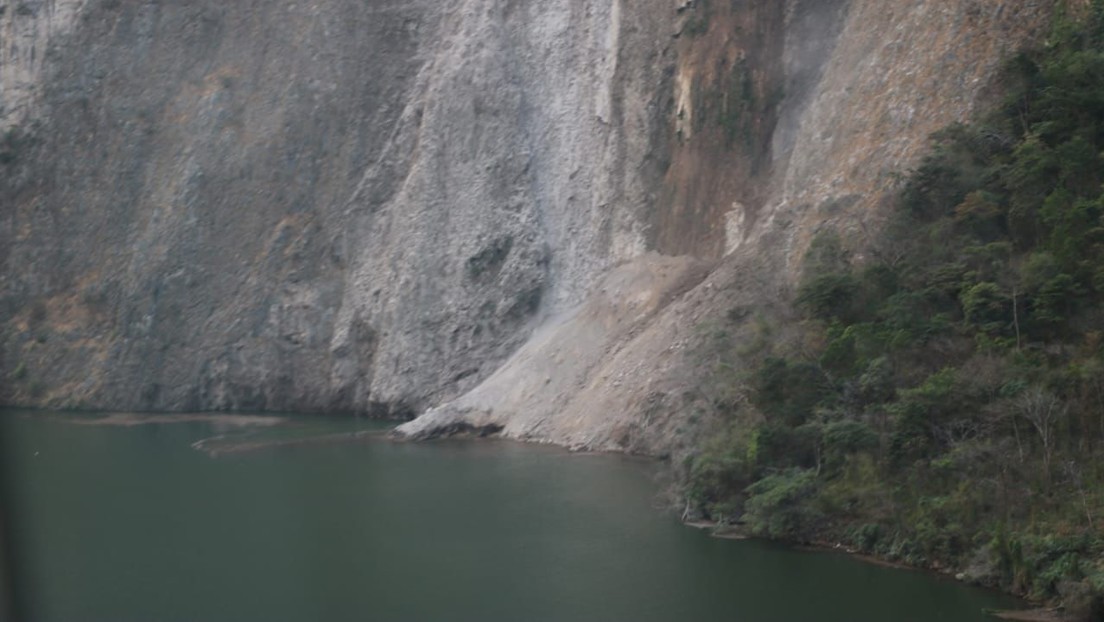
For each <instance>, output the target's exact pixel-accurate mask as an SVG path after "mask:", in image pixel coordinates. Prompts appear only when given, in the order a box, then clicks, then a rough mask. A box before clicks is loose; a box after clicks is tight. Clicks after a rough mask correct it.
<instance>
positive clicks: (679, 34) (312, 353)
mask: <svg viewBox="0 0 1104 622" xmlns="http://www.w3.org/2000/svg"><path fill="white" fill-rule="evenodd" d="M0 6H5V7H6V8H5V11H4V13H2V14H0V43H2V44H3V46H5V51H4V52H2V53H0V102H2V103H3V109H2V110H0V127H4V128H10V130H11V131H10V133H5V134H4V135H3V137H2V142H0V267H2V271H0V330H2V331H3V332H2V334H0V336H2V340H0V403H8V404H32V405H48V406H69V407H89V408H113V409H159V410H186V409H237V410H329V411H350V412H362V413H371V414H375V415H380V416H403V417H405V416H410V415H413V414H417V413H420V412H422V411H424V410H425V409H427V408H431V407H433V408H434V410H433V411H432V412H431V413H430V414H431V417H430V418H427V419H423V420H422V421H421V422H420V423H415V424H413V425H411V426H408V427H407V428H406V429H407V430H409V431H410V432H411V433H412V434H415V435H432V434H434V433H437V432H438V431H440V430H450V429H456V430H462V429H471V428H481V429H490V428H500V429H502V430H504V431H505V433H507V434H510V435H513V436H517V437H521V438H526V439H530V440H538V441H540V440H543V441H553V442H559V443H564V444H569V445H574V446H578V447H601V448H605V449H632V450H639V451H647V452H652V453H662V452H665V451H668V450H669V449H670V448H671V447H672V446H674V445H676V444H677V443H678V442H679V441H678V439H679V438H680V436H679V435H680V434H682V433H683V432H682V431H683V430H686V429H688V428H691V427H693V424H692V422H691V415H690V413H691V411H692V410H693V408H692V404H693V402H694V400H696V399H698V398H696V397H693V396H695V395H699V394H700V393H701V391H700V390H699V389H698V387H696V385H695V383H696V378H697V377H698V376H699V375H700V372H701V368H700V365H701V364H700V360H698V359H700V356H698V355H696V354H694V353H695V352H700V350H701V345H700V343H699V342H700V341H701V339H700V334H701V333H702V330H701V327H702V326H709V325H711V324H715V323H716V322H718V321H719V318H723V317H726V315H727V314H728V313H729V312H730V311H731V310H732V309H733V308H734V307H740V308H742V309H749V308H750V309H755V308H758V309H760V310H761V311H763V312H768V313H769V312H773V311H772V309H776V308H781V305H779V306H774V305H776V303H778V302H779V301H781V300H783V299H784V298H785V295H786V290H787V287H788V286H789V284H790V283H791V282H792V280H793V279H794V276H795V272H796V269H795V266H796V265H797V261H796V260H797V258H799V257H800V256H801V253H802V250H803V248H804V245H805V244H806V243H807V240H808V239H809V238H810V237H811V235H812V233H813V232H814V231H816V230H817V229H818V228H820V227H823V226H834V227H837V228H841V229H843V230H844V231H845V232H849V234H850V236H851V239H852V240H853V241H854V242H855V244H856V246H861V243H862V239H863V236H864V235H866V231H867V229H866V227H867V225H868V224H871V226H873V223H876V221H877V216H878V213H879V212H878V210H879V206H881V205H883V203H884V198H885V197H886V196H889V195H890V194H891V193H892V192H893V191H894V187H893V183H892V181H893V179H895V178H894V176H893V175H891V174H890V173H891V172H892V171H898V170H900V169H902V168H907V167H908V166H909V165H910V163H911V162H914V161H915V160H916V158H917V157H918V156H919V154H921V153H922V152H923V149H924V147H925V144H926V140H927V135H928V134H929V133H930V132H931V131H934V130H936V129H938V128H939V127H941V126H943V125H945V124H947V123H950V122H953V121H958V120H964V119H967V118H968V117H969V115H970V114H971V112H972V111H973V110H974V109H975V108H976V105H977V103H978V102H979V101H981V100H982V99H983V98H984V97H985V94H986V92H987V89H988V88H989V86H990V85H991V84H992V81H993V78H994V76H995V75H996V72H997V70H998V68H999V64H1000V59H1001V58H1003V57H1004V56H1005V55H1006V54H1007V53H1009V52H1010V51H1011V50H1014V49H1015V48H1016V47H1017V46H1019V45H1021V44H1023V43H1024V42H1027V41H1030V40H1033V39H1034V38H1037V37H1038V35H1039V33H1040V32H1042V31H1043V29H1044V26H1045V23H1046V19H1047V15H1048V13H1049V11H1050V9H1051V6H1050V3H1040V2H1037V1H1034V0H1014V1H1011V2H1009V1H1007V0H786V1H785V2H775V1H773V0H770V1H768V0H744V1H740V2H736V1H733V2H724V1H721V0H709V1H708V2H707V1H705V0H696V1H693V2H677V3H674V2H671V1H670V0H641V1H639V2H635V3H626V2H623V1H621V0H610V1H608V2H590V1H588V0H541V1H537V0H433V1H430V0H401V1H400V0H319V1H318V2H313V3H304V2H298V1H293V0H235V1H234V2H225V1H221V0H220V1H216V0H182V1H179V2H164V1H156V0H84V1H83V2H81V1H79V0H54V1H52V2H49V1H46V0H40V1H37V2H31V1H29V0H28V1H26V2H22V3H18V2H17V3H13V2H6V3H0ZM23 6H26V7H28V8H26V9H22V10H20V9H18V8H13V7H23ZM32 8H33V9H34V10H31V9H32ZM28 49H33V50H34V53H33V60H31V57H30V56H28V52H27V50H28ZM15 50H18V54H17V53H16V51H15ZM4 124H6V125H4ZM656 251H658V253H660V254H662V255H666V257H664V256H660V255H657V254H655V252H656ZM673 255H682V256H683V257H678V258H675V257H671V256H673ZM687 256H690V257H687ZM707 272H709V274H707ZM738 329H739V330H742V329H741V328H738ZM572 351H575V352H577V353H578V357H577V358H574V359H573V358H571V356H569V355H570V352H572ZM695 357H698V358H695ZM576 362H577V363H578V364H575V363H576ZM688 396H689V397H688ZM488 426H489V428H488Z"/></svg>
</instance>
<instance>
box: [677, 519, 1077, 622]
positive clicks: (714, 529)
mask: <svg viewBox="0 0 1104 622" xmlns="http://www.w3.org/2000/svg"><path fill="white" fill-rule="evenodd" d="M680 522H681V523H682V524H683V526H685V527H690V528H691V529H697V530H698V531H707V532H709V533H708V535H709V537H711V538H718V539H722V540H762V541H765V542H774V543H778V544H783V545H785V546H787V547H789V548H791V549H793V550H796V551H802V552H806V553H821V554H834V555H846V556H848V557H850V558H853V559H855V560H857V561H860V562H862V563H865V564H870V565H873V566H879V567H882V568H891V569H894V570H907V571H910V572H922V573H925V574H928V575H931V576H933V577H936V578H939V579H942V580H947V581H954V582H955V583H960V584H962V585H966V586H968V587H971V588H976V589H981V590H986V591H989V592H995V593H999V594H1003V595H1005V596H1010V597H1012V598H1015V599H1016V600H1018V601H1020V602H1021V603H1022V604H1023V605H1024V608H1023V609H995V610H986V613H988V614H989V615H990V616H992V617H994V618H997V619H1000V620H1010V621H1012V622H1077V621H1076V620H1074V619H1073V618H1066V617H1065V616H1064V615H1063V614H1062V613H1061V612H1060V611H1059V610H1057V609H1055V608H1053V607H1044V606H1043V605H1042V603H1038V602H1033V601H1031V600H1029V599H1027V598H1024V597H1023V596H1020V595H1019V594H1013V593H1011V592H1008V591H1006V590H1002V589H1000V588H998V587H993V586H989V585H982V584H978V583H972V582H970V581H967V580H965V579H964V578H960V575H961V573H954V572H952V571H950V570H937V569H934V568H923V567H920V566H913V565H911V564H906V563H903V562H896V561H892V560H888V559H883V558H881V557H878V556H877V555H871V554H869V553H863V552H861V551H858V550H856V549H852V548H850V547H846V546H844V545H843V544H841V543H838V542H837V543H834V544H833V543H830V542H823V541H819V542H818V541H814V542H810V543H799V542H793V541H786V540H772V539H770V538H762V537H759V536H756V535H753V534H751V533H750V532H748V530H747V529H745V528H743V527H742V526H740V525H722V524H719V523H717V522H716V521H710V520H694V521H687V520H682V521H680Z"/></svg>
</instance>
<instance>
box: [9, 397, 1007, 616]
mask: <svg viewBox="0 0 1104 622" xmlns="http://www.w3.org/2000/svg"><path fill="white" fill-rule="evenodd" d="M89 420H90V418H89V417H82V416H75V415H65V414H61V413H33V414H31V413H26V412H4V413H0V431H2V433H3V436H2V437H0V442H2V443H3V445H2V451H3V454H2V457H3V466H4V475H5V477H6V481H7V486H6V488H5V498H4V499H3V500H2V501H3V505H4V507H5V509H6V511H7V513H8V514H9V517H8V518H9V519H10V520H11V521H12V528H11V531H12V532H13V540H14V544H15V548H16V551H15V557H16V560H17V570H18V577H17V581H18V583H17V586H18V588H19V591H20V593H22V594H23V595H24V598H23V603H22V605H23V607H24V608H25V609H27V610H28V612H29V613H30V614H32V615H31V617H33V619H36V620H104V621H108V620H110V621H128V620H235V621H240V620H266V621H267V620H396V621H401V620H503V621H510V622H516V621H529V620H533V621H537V620H602V621H607V620H633V621H637V620H640V621H647V620H657V621H658V620H663V621H682V620H686V621H689V620H731V621H738V622H806V621H808V622H835V621H839V622H864V621H871V622H873V621H883V620H884V621H887V622H888V621H892V622H931V621H947V622H972V621H977V622H981V621H984V620H988V619H989V618H988V617H987V616H986V615H984V614H983V612H982V610H983V609H984V608H993V607H998V608H999V607H1014V606H1015V605H1016V602H1015V601H1012V600H1009V599H1006V598H1004V597H1001V596H999V595H995V594H992V593H988V592H984V591H979V590H973V589H968V588H966V587H964V586H962V585H959V584H957V583H955V582H951V581H945V580H941V579H939V578H936V577H932V576H929V575H927V574H923V573H918V572H907V571H897V570H890V569H885V568H880V567H876V566H872V565H868V564H864V563H860V562H857V561H855V560H852V559H850V558H847V557H845V556H839V555H827V554H809V553H800V552H796V551H792V550H787V549H785V548H783V547H778V546H772V545H769V544H766V543H762V542H736V541H727V540H718V539H714V538H710V537H708V536H706V535H705V534H703V533H701V532H698V531H695V530H692V529H689V528H686V527H683V526H681V525H680V524H679V523H678V521H677V520H676V519H675V517H673V516H672V515H670V514H669V513H665V512H662V511H660V510H658V509H657V508H656V507H655V500H654V494H655V489H656V488H655V484H654V482H653V480H652V476H653V468H652V467H651V466H650V465H649V464H648V463H645V462H641V461H635V460H630V459H625V458H619V457H616V456H581V455H571V454H568V453H565V452H562V451H560V450H556V449H550V448H541V447H532V446H525V445H519V444H514V443H509V442H470V441H469V442H464V441H455V442H453V441H449V442H441V443H435V444H428V445H417V444H395V443H390V442H387V441H385V440H381V439H379V438H373V437H371V435H367V436H365V438H362V439H360V440H359V441H357V442H347V441H346V442H333V439H332V438H327V437H326V436H325V435H333V434H342V433H344V434H347V433H349V432H352V431H356V430H364V429H368V428H371V427H372V424H366V423H358V422H356V421H352V420H334V419H318V418H313V419H312V418H300V417H287V418H280V419H278V420H265V419H256V420H253V421H256V422H259V423H267V424H275V425H250V426H244V427H242V426H239V425H234V424H235V423H240V421H239V420H235V419H233V418H231V419H226V420H221V421H220V420H215V419H211V418H187V417H184V418H180V417H177V418H158V419H154V421H156V422H154V423H149V422H146V423H142V424H141V425H129V426H118V425H88V424H87V423H88V421H89ZM119 421H120V422H122V421H124V420H123V419H120V420H119ZM131 423H133V422H131ZM376 429H377V430H378V429H379V428H378V427H376ZM319 435H322V439H320V440H314V441H310V442H300V440H301V439H304V438H313V437H317V436H319ZM204 439H207V440H204ZM197 442H199V443H200V444H199V445H198V448H196V447H193V444H196V443H197ZM246 450H247V451H246Z"/></svg>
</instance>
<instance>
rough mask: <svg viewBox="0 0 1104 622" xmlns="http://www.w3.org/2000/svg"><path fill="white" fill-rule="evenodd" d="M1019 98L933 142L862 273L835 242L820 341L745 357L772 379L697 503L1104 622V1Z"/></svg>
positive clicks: (767, 527)
mask: <svg viewBox="0 0 1104 622" xmlns="http://www.w3.org/2000/svg"><path fill="white" fill-rule="evenodd" d="M1006 81H1007V84H1006V87H1007V92H1008V96H1007V99H1006V100H1005V101H1004V103H1003V105H1001V106H1000V107H999V108H998V109H997V110H995V111H993V112H992V113H991V114H990V115H989V116H987V117H985V118H983V119H981V120H979V121H978V122H976V123H974V124H970V125H956V126H953V127H949V128H947V129H946V130H944V131H943V132H940V133H939V134H938V135H937V136H935V137H934V145H933V150H932V152H931V154H930V155H929V156H928V157H927V158H926V159H924V161H923V162H922V163H921V164H920V165H919V166H918V167H917V168H916V169H915V170H914V171H912V172H911V173H910V174H909V175H908V176H907V177H906V178H905V179H904V180H903V188H902V191H901V193H900V196H899V199H898V201H897V205H896V207H895V209H894V213H893V215H892V217H891V222H890V223H889V224H888V225H887V227H886V228H885V230H884V231H883V232H882V233H881V234H880V239H879V240H878V241H877V242H876V243H873V244H867V245H864V248H863V250H864V252H865V255H864V257H863V259H862V261H858V260H856V259H855V258H854V257H853V256H852V254H851V253H849V252H848V249H847V248H846V245H845V244H844V243H843V242H842V241H841V238H840V237H838V236H837V235H834V234H831V233H825V234H821V235H820V236H818V237H817V238H816V239H815V240H814V242H813V243H812V245H811V248H810V250H809V253H808V255H807V257H806V263H805V269H804V277H803V279H802V282H801V284H800V287H799V290H798V292H797V296H796V300H795V308H796V309H797V310H798V312H799V313H798V315H800V317H801V323H800V327H797V328H796V329H795V327H793V326H790V327H783V328H786V329H788V330H791V331H792V330H799V331H800V333H801V337H800V338H799V339H791V340H789V341H788V342H787V343H790V344H791V345H788V346H787V345H781V344H780V343H774V344H772V343H771V340H770V339H764V340H763V343H761V344H759V345H758V346H751V347H749V348H746V349H745V350H744V351H741V352H734V353H733V356H734V357H742V358H743V359H745V360H746V359H748V358H753V359H754V360H757V361H759V363H757V364H756V366H755V367H754V369H752V370H751V371H750V372H747V373H744V374H742V375H741V377H740V378H739V379H738V381H739V384H741V385H742V386H745V387H747V390H746V392H745V393H744V394H743V395H742V396H738V397H737V398H733V399H728V400H725V401H722V402H718V403H717V404H715V406H716V407H717V408H718V409H719V410H720V411H721V412H722V413H723V419H724V425H725V430H724V431H723V433H721V434H718V435H716V436H714V437H713V438H711V440H710V441H709V443H708V444H707V446H706V447H703V448H702V450H701V451H700V452H699V453H698V454H696V455H695V456H693V457H691V458H690V459H689V460H688V461H687V464H686V467H687V468H686V477H687V483H686V486H687V491H688V497H689V500H690V502H691V503H692V504H694V505H695V506H696V507H697V508H699V509H700V511H701V512H702V513H704V514H706V515H708V516H709V517H711V518H713V519H715V520H720V521H724V522H742V523H744V524H746V526H747V528H748V529H750V530H751V531H753V532H754V533H756V534H761V535H765V536H768V537H773V538H781V539H790V540H800V541H821V542H829V543H835V542H842V543H845V544H846V545H848V546H850V547H853V548H854V549H857V550H861V551H865V552H870V553H874V554H877V555H879V556H883V557H886V558H889V559H894V560H901V561H904V562H907V563H910V564H915V565H921V566H926V567H932V568H940V569H948V570H953V571H955V572H962V573H963V574H965V575H966V576H968V577H970V578H971V579H973V580H976V581H979V582H983V583H988V584H993V585H1000V586H1002V587H1004V588H1006V589H1010V590H1013V591H1016V592H1019V593H1022V594H1027V595H1031V596H1033V597H1035V598H1039V599H1061V600H1063V601H1064V602H1065V603H1066V604H1067V606H1068V607H1070V609H1071V610H1076V611H1077V612H1078V615H1081V616H1083V617H1092V616H1096V617H1095V618H1092V619H1104V603H1102V602H1101V597H1100V594H1104V188H1102V182H1104V154H1102V150H1104V2H1099V1H1098V2H1094V3H1093V5H1092V10H1090V11H1088V12H1087V14H1086V15H1080V16H1078V17H1077V18H1076V19H1075V18H1073V17H1070V16H1067V15H1061V14H1060V15H1058V16H1057V18H1056V25H1055V26H1054V31H1053V34H1052V36H1051V37H1050V38H1049V40H1048V41H1047V43H1046V44H1045V46H1043V47H1042V48H1041V49H1038V50H1035V51H1032V52H1030V53H1024V54H1021V55H1020V56H1018V57H1017V58H1015V59H1014V60H1013V61H1012V62H1011V63H1010V65H1009V68H1008V72H1007V80H1006ZM761 321H763V322H765V323H768V324H769V322H767V321H766V320H761ZM774 329H775V330H778V329H779V327H777V326H776V327H774ZM793 343H799V344H801V345H800V346H795V345H792V344H793ZM739 397H742V398H743V399H739Z"/></svg>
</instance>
